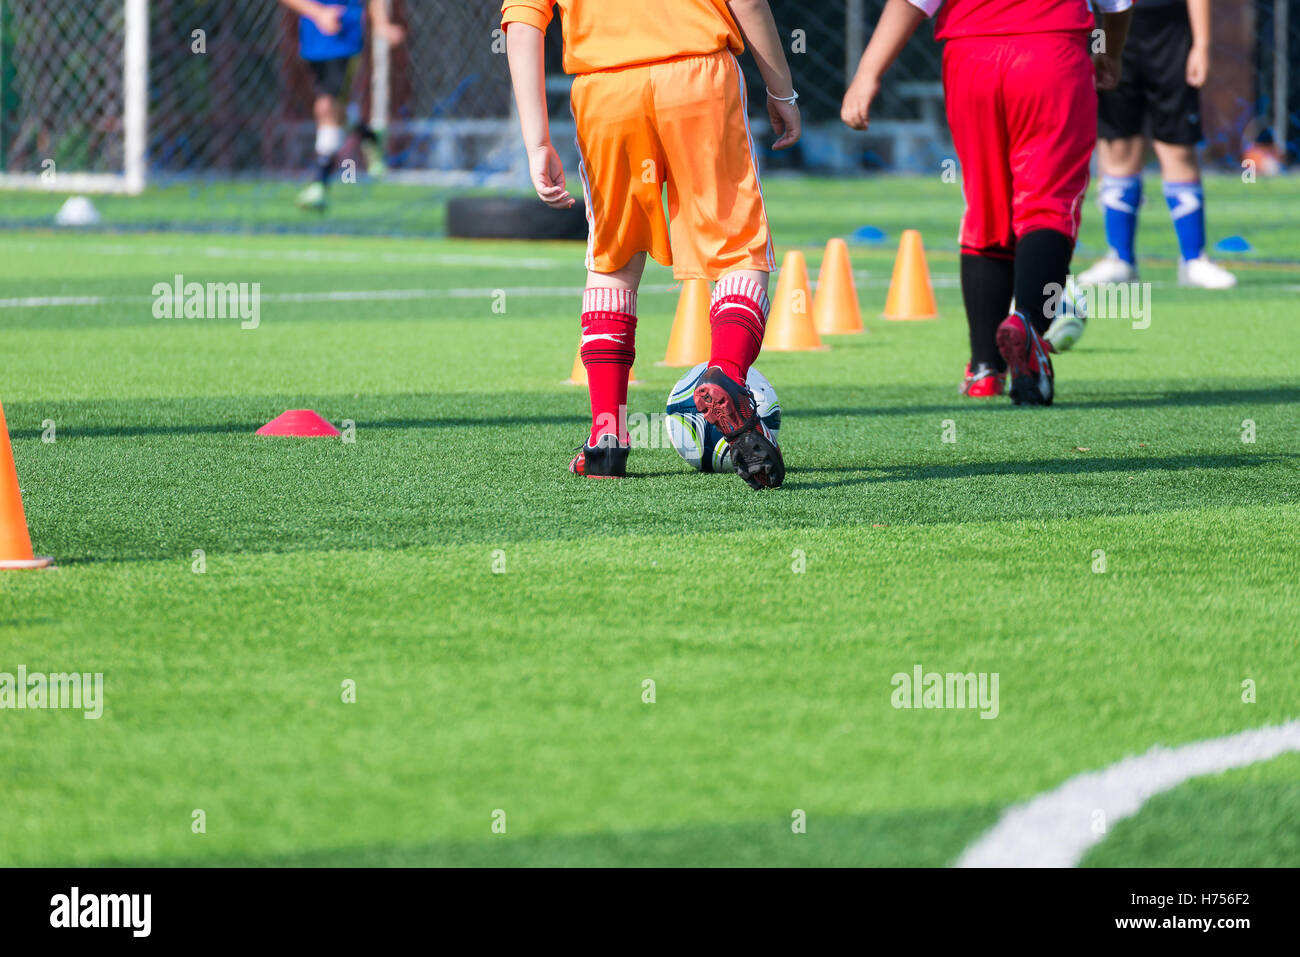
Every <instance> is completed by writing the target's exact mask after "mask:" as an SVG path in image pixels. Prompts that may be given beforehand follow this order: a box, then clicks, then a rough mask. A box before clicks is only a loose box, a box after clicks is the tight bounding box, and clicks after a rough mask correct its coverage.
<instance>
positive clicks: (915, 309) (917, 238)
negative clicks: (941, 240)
mask: <svg viewBox="0 0 1300 957" xmlns="http://www.w3.org/2000/svg"><path fill="white" fill-rule="evenodd" d="M938 317H939V310H938V309H937V308H936V307H935V304H934V288H933V287H932V286H931V285H930V267H928V266H927V265H926V264H925V247H924V246H923V245H921V234H920V233H919V232H917V231H916V230H915V229H906V230H904V231H903V238H902V239H901V240H900V241H899V243H898V258H897V259H895V260H894V276H893V278H892V279H891V280H890V282H889V298H888V299H886V300H885V314H884V318H886V319H937V318H938Z"/></svg>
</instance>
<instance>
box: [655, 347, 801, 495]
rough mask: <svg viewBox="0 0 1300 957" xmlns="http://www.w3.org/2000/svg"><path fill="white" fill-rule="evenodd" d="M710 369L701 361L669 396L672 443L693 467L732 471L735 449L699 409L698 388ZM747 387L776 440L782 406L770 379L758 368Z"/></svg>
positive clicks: (714, 470)
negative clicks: (732, 455)
mask: <svg viewBox="0 0 1300 957" xmlns="http://www.w3.org/2000/svg"><path fill="white" fill-rule="evenodd" d="M706 368H708V363H707V362H701V363H700V364H699V365H697V366H696V367H695V368H694V369H692V370H691V371H690V372H688V373H686V375H684V376H682V377H681V379H680V380H678V382H677V385H675V386H673V391H672V393H671V394H669V396H668V409H667V411H668V419H667V426H668V440H669V441H670V442H672V444H673V448H675V449H676V450H677V454H678V455H680V456H681V457H682V458H683V459H685V460H686V464H688V465H689V466H690V467H691V468H693V469H695V470H696V471H698V472H731V471H734V467H733V466H732V464H731V449H730V448H728V446H727V440H726V439H724V438H723V437H722V432H721V431H720V430H719V429H718V428H717V426H714V425H711V424H709V423H708V422H706V421H705V419H704V416H702V415H700V413H699V412H697V411H696V410H695V387H696V386H697V385H698V384H699V382H700V377H701V376H702V375H704V370H705V369H706ZM745 384H746V385H747V386H749V390H750V391H751V392H753V393H754V403H755V405H757V407H758V417H759V418H760V419H761V420H762V422H763V424H764V425H765V426H767V430H768V431H769V432H770V433H772V441H774V442H775V441H776V434H777V432H778V431H779V430H780V428H781V403H780V401H779V400H778V399H777V397H776V390H775V389H773V388H772V383H770V382H768V381H767V376H765V375H763V373H761V372H759V371H758V370H757V369H754V368H750V370H749V375H748V377H747V378H746V379H745Z"/></svg>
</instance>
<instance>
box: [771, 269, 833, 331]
mask: <svg viewBox="0 0 1300 957" xmlns="http://www.w3.org/2000/svg"><path fill="white" fill-rule="evenodd" d="M763 348H764V349H765V350H767V351H769V352H804V351H807V350H810V349H826V348H828V347H827V346H824V345H822V341H821V338H820V337H819V336H818V335H817V329H816V327H815V326H814V325H813V318H812V289H811V288H810V287H809V285H808V264H807V263H806V262H805V261H804V258H803V253H801V252H799V250H797V249H792V250H790V251H789V252H788V253H786V254H785V259H784V260H782V262H781V276H780V278H779V279H778V280H777V282H776V295H775V296H773V297H772V314H771V315H770V316H769V317H768V320H767V331H766V333H765V334H764V336H763Z"/></svg>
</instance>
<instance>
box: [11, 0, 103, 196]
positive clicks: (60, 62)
mask: <svg viewBox="0 0 1300 957" xmlns="http://www.w3.org/2000/svg"><path fill="white" fill-rule="evenodd" d="M125 17H126V8H125V6H124V4H123V3H122V0H82V2H80V3H76V4H72V3H62V4H61V3H57V2H53V0H0V170H6V171H19V172H23V173H27V174H29V175H32V176H40V177H43V178H44V181H45V182H49V181H50V180H51V179H52V177H53V176H54V175H56V174H57V172H58V170H60V169H63V170H68V171H73V170H75V171H80V172H82V173H86V174H105V175H108V174H114V173H117V172H120V171H122V170H123V169H124V167H125V165H126V157H125V130H124V119H123V118H124V116H125V112H126V101H125V91H124V78H125V77H124V70H123V55H124V51H125V49H126V19H125Z"/></svg>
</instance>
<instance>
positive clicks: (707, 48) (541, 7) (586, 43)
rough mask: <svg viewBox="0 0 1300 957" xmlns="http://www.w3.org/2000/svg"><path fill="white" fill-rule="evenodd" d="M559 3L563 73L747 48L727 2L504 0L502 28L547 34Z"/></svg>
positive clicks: (577, 72)
mask: <svg viewBox="0 0 1300 957" xmlns="http://www.w3.org/2000/svg"><path fill="white" fill-rule="evenodd" d="M557 3H558V5H559V7H560V16H561V21H562V23H563V24H564V72H565V73H573V74H580V73H595V72H597V71H599V70H612V69H616V68H618V67H624V66H634V65H635V64H638V63H655V62H658V61H660V60H672V59H675V58H677V57H683V56H698V55H702V54H707V53H716V52H717V51H719V50H722V49H728V48H729V49H730V50H731V52H733V53H743V52H744V50H745V43H744V41H743V40H742V39H741V36H740V28H739V27H737V26H736V21H735V20H733V19H732V17H731V11H729V10H728V9H727V4H726V0H502V4H501V24H502V26H503V27H504V26H505V25H507V24H510V23H527V24H530V25H531V26H534V27H537V28H538V29H539V30H542V31H545V30H546V27H547V26H548V25H549V24H550V22H551V16H552V7H554V6H556V4H557Z"/></svg>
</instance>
